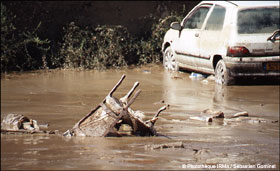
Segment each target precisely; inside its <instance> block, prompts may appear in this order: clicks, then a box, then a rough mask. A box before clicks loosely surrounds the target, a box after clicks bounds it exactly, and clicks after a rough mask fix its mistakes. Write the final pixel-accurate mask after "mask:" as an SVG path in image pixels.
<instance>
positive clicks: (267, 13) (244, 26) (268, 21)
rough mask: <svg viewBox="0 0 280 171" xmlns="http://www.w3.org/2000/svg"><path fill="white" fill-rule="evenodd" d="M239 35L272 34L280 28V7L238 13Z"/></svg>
mask: <svg viewBox="0 0 280 171" xmlns="http://www.w3.org/2000/svg"><path fill="white" fill-rule="evenodd" d="M237 25H238V33H239V34H250V33H272V32H273V31H275V30H277V29H279V28H280V26H279V7H278V8H276V7H274V8H273V7H271V8H254V9H245V10H240V11H239V12H238V22H237Z"/></svg>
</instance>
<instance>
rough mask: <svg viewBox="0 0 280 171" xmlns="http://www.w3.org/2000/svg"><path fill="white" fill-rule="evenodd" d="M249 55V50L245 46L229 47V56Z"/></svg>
mask: <svg viewBox="0 0 280 171" xmlns="http://www.w3.org/2000/svg"><path fill="white" fill-rule="evenodd" d="M249 55H250V52H249V50H248V49H247V48H246V47H243V46H233V47H228V50H227V56H231V57H244V56H249Z"/></svg>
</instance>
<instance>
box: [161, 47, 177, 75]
mask: <svg viewBox="0 0 280 171" xmlns="http://www.w3.org/2000/svg"><path fill="white" fill-rule="evenodd" d="M162 62H163V66H164V68H165V69H166V70H171V71H179V66H178V63H177V62H176V59H175V56H174V54H173V51H172V49H171V47H170V46H169V47H167V48H166V49H165V51H164V54H163V60H162Z"/></svg>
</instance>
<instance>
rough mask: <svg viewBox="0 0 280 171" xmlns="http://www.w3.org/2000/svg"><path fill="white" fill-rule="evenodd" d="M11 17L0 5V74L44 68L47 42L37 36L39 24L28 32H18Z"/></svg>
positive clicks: (4, 7) (3, 6)
mask: <svg viewBox="0 0 280 171" xmlns="http://www.w3.org/2000/svg"><path fill="white" fill-rule="evenodd" d="M15 18H16V16H15V15H13V14H12V13H11V12H10V11H9V10H7V9H6V6H5V5H3V4H2V3H1V72H7V71H11V70H29V69H38V68H40V67H42V66H44V59H45V56H44V55H43V54H44V53H46V51H48V50H49V46H48V45H49V43H50V42H49V41H48V40H47V39H46V40H42V39H40V37H39V36H38V35H37V30H38V29H39V27H40V25H41V23H39V24H38V26H37V27H36V28H35V29H34V30H32V31H30V30H18V29H17V28H16V27H15V24H14V20H15Z"/></svg>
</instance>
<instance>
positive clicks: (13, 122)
mask: <svg viewBox="0 0 280 171" xmlns="http://www.w3.org/2000/svg"><path fill="white" fill-rule="evenodd" d="M47 127H48V125H47V124H41V125H39V124H38V123H37V121H36V120H33V119H29V118H28V117H26V116H23V115H20V114H8V115H7V116H5V117H4V118H3V121H2V124H1V133H7V134H11V133H27V134H34V133H48V134H53V133H55V132H54V131H45V130H41V129H42V128H47Z"/></svg>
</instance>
